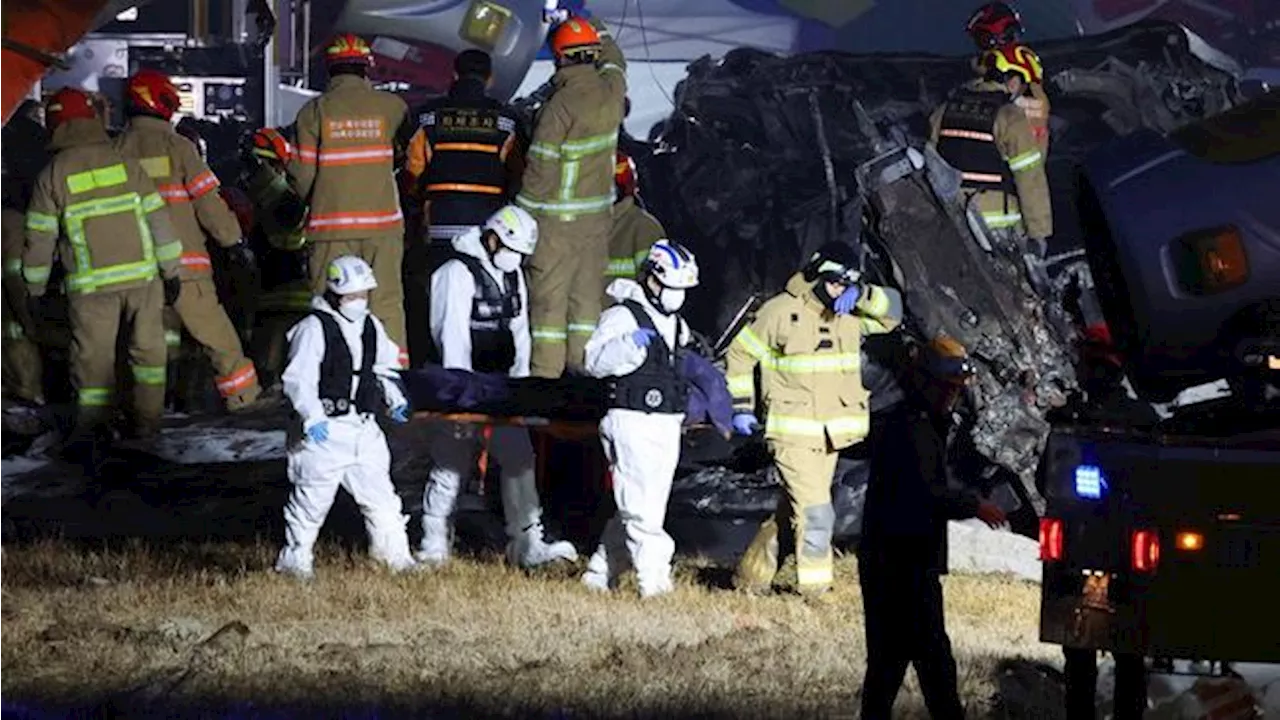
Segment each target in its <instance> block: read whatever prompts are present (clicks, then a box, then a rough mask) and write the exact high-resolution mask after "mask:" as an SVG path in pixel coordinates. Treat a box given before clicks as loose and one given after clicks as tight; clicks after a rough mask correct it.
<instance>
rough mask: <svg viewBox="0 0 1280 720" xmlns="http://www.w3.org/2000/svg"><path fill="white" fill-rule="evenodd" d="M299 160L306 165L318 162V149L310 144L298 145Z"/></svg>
mask: <svg viewBox="0 0 1280 720" xmlns="http://www.w3.org/2000/svg"><path fill="white" fill-rule="evenodd" d="M298 160H299V161H300V162H302V163H303V164H304V165H315V164H316V149H315V148H314V147H312V146H310V145H299V146H298Z"/></svg>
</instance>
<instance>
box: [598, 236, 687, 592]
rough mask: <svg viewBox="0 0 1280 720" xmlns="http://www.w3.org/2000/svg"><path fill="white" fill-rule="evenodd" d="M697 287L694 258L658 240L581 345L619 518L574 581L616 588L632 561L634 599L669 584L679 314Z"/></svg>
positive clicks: (683, 338) (680, 392) (683, 394)
mask: <svg viewBox="0 0 1280 720" xmlns="http://www.w3.org/2000/svg"><path fill="white" fill-rule="evenodd" d="M697 285H698V263H697V260H695V259H694V257H693V253H691V252H689V251H688V250H687V249H685V248H684V247H683V246H681V245H679V244H678V243H674V242H672V241H670V240H659V241H658V242H657V243H655V244H654V245H653V247H652V248H651V249H650V251H649V255H648V257H647V258H646V259H645V261H644V263H643V264H642V265H641V267H640V271H639V273H638V275H637V278H636V280H628V279H625V278H620V279H618V280H614V281H613V282H612V283H611V284H610V285H609V295H610V296H611V297H613V298H614V300H615V301H616V304H615V305H614V306H613V307H611V308H609V309H608V310H605V311H604V314H602V315H601V316H600V324H599V326H598V327H597V328H596V331H595V333H594V334H592V336H591V339H590V341H589V342H588V343H587V347H586V360H587V371H588V372H589V373H590V374H591V375H592V377H598V378H609V379H610V380H611V382H612V385H613V392H612V401H611V403H610V407H609V410H608V411H607V412H606V413H605V416H604V419H602V420H601V421H600V441H601V443H602V444H603V445H604V453H605V457H606V458H607V459H608V461H609V472H610V476H611V478H612V481H613V496H614V500H615V502H616V503H617V505H618V512H617V514H616V515H615V516H614V517H613V518H611V519H610V520H609V522H608V524H607V525H606V526H605V529H604V533H603V535H602V536H601V538H600V545H599V546H598V547H597V548H596V551H595V553H594V554H593V555H592V556H591V560H590V562H588V563H587V571H586V573H584V574H583V576H582V582H583V583H584V584H586V585H587V587H589V588H591V589H593V590H602V591H604V590H610V589H613V588H614V587H616V585H617V581H618V576H619V575H621V574H622V573H623V572H624V571H625V570H626V569H627V568H628V567H629V566H633V567H635V570H636V578H637V580H638V582H639V585H640V596H641V597H653V596H655V595H663V594H666V593H669V592H671V591H672V589H673V584H672V579H671V557H672V555H673V554H674V553H675V543H674V542H673V541H672V540H671V536H670V535H668V534H667V532H666V530H665V529H663V524H664V522H665V520H666V516H667V501H668V499H669V497H670V495H671V483H672V480H673V479H674V477H675V472H676V465H677V463H678V462H679V460H680V448H681V444H682V442H681V426H682V425H683V424H684V415H685V409H686V405H687V402H688V396H689V385H688V380H687V378H686V377H685V376H684V374H683V373H682V362H681V356H682V354H683V352H685V351H684V350H683V348H684V347H685V346H686V345H688V344H689V341H690V332H689V326H688V324H687V323H685V322H684V320H683V319H682V318H681V317H680V315H679V314H678V313H679V311H680V308H681V307H683V306H684V301H685V294H686V293H687V292H688V291H689V290H690V289H692V288H694V287H697Z"/></svg>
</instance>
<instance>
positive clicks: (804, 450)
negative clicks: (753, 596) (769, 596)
mask: <svg viewBox="0 0 1280 720" xmlns="http://www.w3.org/2000/svg"><path fill="white" fill-rule="evenodd" d="M901 321H902V300H901V298H900V297H899V295H898V293H897V292H896V291H894V290H891V289H886V288H882V287H879V286H875V285H867V286H865V287H864V290H863V293H862V296H861V297H860V298H859V299H858V303H857V306H856V307H855V314H853V315H847V316H838V315H835V314H833V313H832V312H831V310H829V309H828V308H827V307H826V306H825V305H824V304H823V303H822V301H821V300H819V299H818V297H817V295H816V294H815V291H814V283H813V282H809V281H807V280H805V278H804V276H803V275H802V274H800V273H797V274H795V275H793V276H792V277H791V279H790V280H789V281H788V282H787V286H786V290H785V291H783V292H782V293H779V294H778V295H776V296H774V297H773V298H771V299H770V300H769V301H767V302H766V303H765V304H764V305H762V306H761V307H760V310H759V311H758V312H757V314H756V319H755V321H754V322H752V323H751V324H750V325H749V326H747V327H744V328H743V329H742V330H741V331H740V332H739V333H738V335H737V336H736V337H735V338H734V341H733V343H732V344H731V345H730V346H729V353H728V372H727V378H728V383H729V391H730V393H732V394H733V398H734V408H735V409H736V410H737V411H739V412H752V411H753V409H754V408H755V406H756V400H757V398H758V399H759V401H760V405H761V407H762V408H763V409H764V415H765V417H764V434H765V440H766V442H767V443H768V445H769V448H770V450H771V451H772V452H773V457H774V462H775V463H776V464H777V467H778V472H779V474H780V475H781V476H782V484H783V488H784V490H785V497H784V498H782V499H780V500H779V502H778V512H777V515H776V517H775V518H773V519H770V520H767V521H766V522H765V524H764V526H763V527H761V529H760V532H759V533H758V534H757V535H756V537H755V539H754V540H753V541H752V542H751V545H750V546H749V547H748V548H747V552H746V554H745V555H744V556H743V558H742V560H741V562H740V563H739V565H738V574H737V578H736V583H737V584H738V585H739V587H743V588H746V589H751V590H766V589H768V588H769V587H770V586H771V585H772V583H773V579H774V576H775V575H776V574H777V572H778V562H779V559H780V557H781V556H782V555H784V554H786V553H787V552H789V551H790V546H791V545H794V546H795V554H796V574H797V580H798V586H799V587H798V589H799V590H800V591H801V592H822V591H824V590H826V589H828V588H830V587H831V584H832V581H833V569H832V553H831V536H832V533H833V531H834V524H835V510H834V508H833V507H832V505H831V480H832V476H833V475H834V474H835V469H836V459H837V457H838V455H839V452H840V450H842V449H844V448H847V447H850V446H852V445H855V444H857V443H858V442H860V441H861V440H862V439H863V438H864V437H866V435H867V432H868V426H869V422H870V415H869V410H868V396H867V391H866V389H865V388H864V387H863V385H862V336H863V334H870V333H884V332H889V331H890V330H892V329H893V328H895V327H897V325H898V323H900V322H901ZM757 368H759V371H760V384H759V387H758V388H757V387H756V383H755V380H754V373H755V371H756V369H757ZM779 529H781V530H782V531H783V540H784V541H785V542H783V543H782V544H781V550H782V552H780V543H779Z"/></svg>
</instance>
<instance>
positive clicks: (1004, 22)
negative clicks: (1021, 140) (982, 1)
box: [965, 2, 1050, 157]
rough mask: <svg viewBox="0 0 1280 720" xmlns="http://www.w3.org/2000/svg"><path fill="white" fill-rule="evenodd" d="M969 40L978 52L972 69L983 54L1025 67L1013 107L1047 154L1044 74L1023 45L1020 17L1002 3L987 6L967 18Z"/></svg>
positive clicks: (980, 62) (1047, 129)
mask: <svg viewBox="0 0 1280 720" xmlns="http://www.w3.org/2000/svg"><path fill="white" fill-rule="evenodd" d="M965 30H966V31H967V32H968V33H969V37H970V38H972V39H973V44H974V45H975V46H977V48H978V55H977V56H975V58H974V69H975V70H978V71H979V72H980V73H981V72H983V70H982V57H983V54H984V53H986V52H987V51H989V50H997V51H1000V52H1001V53H1003V54H1004V55H1005V58H1006V60H1007V61H1008V62H1009V63H1011V64H1015V65H1019V66H1021V67H1024V68H1026V69H1027V70H1028V72H1029V77H1028V79H1027V84H1026V87H1024V88H1023V91H1022V94H1020V95H1018V96H1017V97H1016V98H1014V104H1015V105H1017V106H1018V107H1019V108H1021V109H1022V112H1023V113H1025V114H1026V116H1027V122H1029V123H1030V124H1031V132H1032V134H1033V135H1035V138H1036V142H1037V143H1039V145H1040V152H1041V153H1043V154H1044V155H1045V156H1046V157H1048V154H1049V111H1050V108H1049V96H1048V95H1047V94H1045V91H1044V71H1043V69H1042V67H1041V65H1040V56H1038V55H1036V53H1035V51H1034V50H1032V49H1031V48H1029V47H1027V46H1026V45H1025V44H1023V43H1022V41H1021V40H1022V17H1021V16H1019V15H1018V11H1017V10H1014V9H1013V8H1012V7H1010V6H1009V5H1006V4H1005V3H1002V2H993V3H987V4H986V5H983V6H981V7H979V8H978V9H977V10H975V11H974V12H973V15H971V16H969V22H968V23H967V24H966V25H965Z"/></svg>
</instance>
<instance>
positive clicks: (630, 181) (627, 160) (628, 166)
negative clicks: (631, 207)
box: [613, 150, 638, 200]
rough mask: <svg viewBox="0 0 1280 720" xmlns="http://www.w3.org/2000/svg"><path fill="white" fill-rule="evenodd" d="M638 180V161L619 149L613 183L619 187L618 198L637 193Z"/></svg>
mask: <svg viewBox="0 0 1280 720" xmlns="http://www.w3.org/2000/svg"><path fill="white" fill-rule="evenodd" d="M637 182H638V179H637V177H636V161H635V160H632V159H631V156H630V155H628V154H626V153H624V152H622V151H621V150H619V151H618V155H617V159H616V162H615V163H614V166H613V184H614V185H615V186H617V188H618V199H619V200H621V199H623V198H627V197H631V196H632V195H635V194H636V189H637V188H636V185H637Z"/></svg>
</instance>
